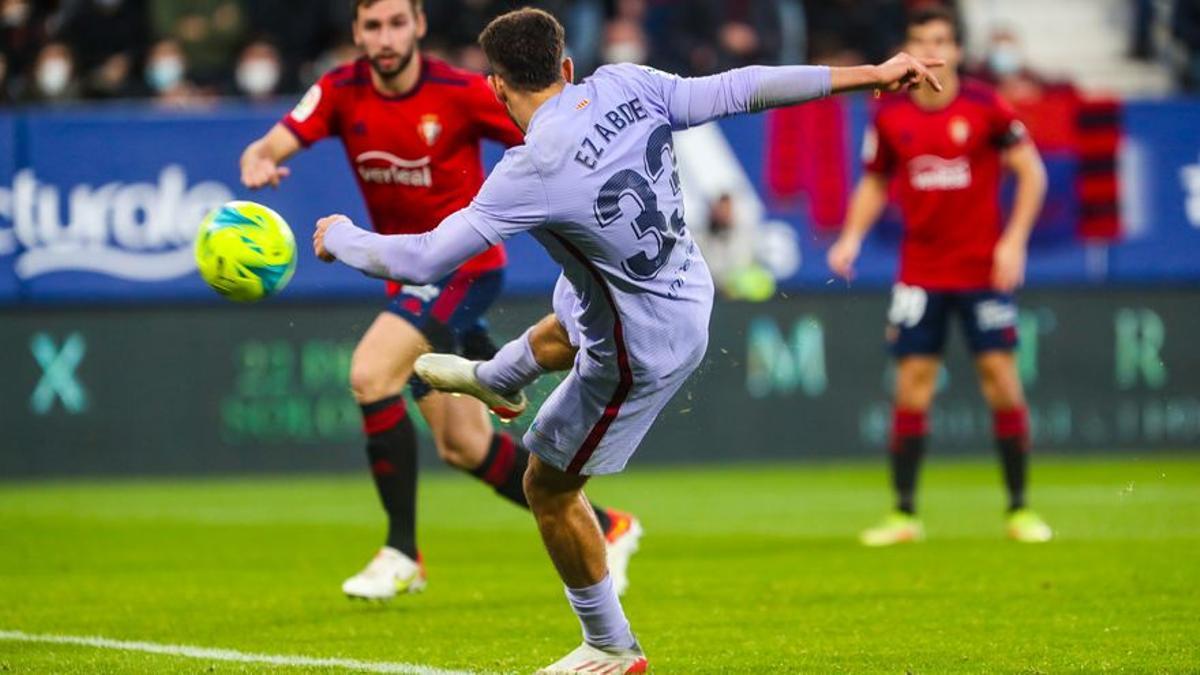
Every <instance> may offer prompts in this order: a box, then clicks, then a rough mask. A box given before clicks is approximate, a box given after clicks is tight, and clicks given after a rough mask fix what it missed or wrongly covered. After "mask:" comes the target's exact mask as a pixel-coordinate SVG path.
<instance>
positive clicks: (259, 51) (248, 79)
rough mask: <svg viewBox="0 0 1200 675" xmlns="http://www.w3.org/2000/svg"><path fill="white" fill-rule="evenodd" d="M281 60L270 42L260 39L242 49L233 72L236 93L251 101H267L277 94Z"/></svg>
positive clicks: (280, 74)
mask: <svg viewBox="0 0 1200 675" xmlns="http://www.w3.org/2000/svg"><path fill="white" fill-rule="evenodd" d="M282 74H283V59H282V58H281V57H280V55H279V50H278V49H277V48H276V47H275V45H274V44H272V43H271V42H270V41H268V40H266V39H264V38H260V39H257V40H254V41H252V42H251V43H250V44H248V45H246V47H245V48H244V49H242V52H241V55H240V56H239V57H238V63H237V68H236V69H235V70H234V85H235V86H236V88H237V92H238V93H239V94H241V95H243V96H247V97H249V98H250V99H251V100H255V101H261V100H265V99H269V98H271V97H272V96H274V95H275V94H277V93H279V84H280V79H281V77H282Z"/></svg>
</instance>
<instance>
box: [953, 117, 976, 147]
mask: <svg viewBox="0 0 1200 675" xmlns="http://www.w3.org/2000/svg"><path fill="white" fill-rule="evenodd" d="M970 138H971V123H970V122H968V121H967V119H966V118H965V117H955V118H954V119H952V120H950V140H952V141H954V142H955V143H957V144H958V145H966V144H967V141H968V140H969V139H970Z"/></svg>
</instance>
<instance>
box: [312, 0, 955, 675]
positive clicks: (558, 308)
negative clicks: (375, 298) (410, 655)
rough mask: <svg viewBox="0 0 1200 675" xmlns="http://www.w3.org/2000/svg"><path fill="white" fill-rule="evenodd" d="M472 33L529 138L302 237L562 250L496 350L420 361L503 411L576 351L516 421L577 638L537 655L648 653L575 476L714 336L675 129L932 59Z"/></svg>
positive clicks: (903, 72)
mask: <svg viewBox="0 0 1200 675" xmlns="http://www.w3.org/2000/svg"><path fill="white" fill-rule="evenodd" d="M480 43H481V45H482V46H483V50H484V52H485V53H486V54H487V57H488V60H489V61H490V63H491V66H492V69H493V74H492V75H491V76H490V77H489V82H490V84H491V86H492V89H493V90H494V91H495V93H496V96H497V98H499V100H500V102H501V103H503V104H504V105H505V107H506V108H507V110H508V112H509V115H511V116H512V118H513V120H514V121H515V122H516V123H517V125H518V126H519V127H520V128H521V129H522V130H524V131H525V134H526V136H525V145H523V146H520V147H515V148H512V149H510V150H509V151H508V152H507V153H505V155H504V159H503V160H501V162H500V164H499V165H497V167H496V168H495V169H494V170H493V172H492V174H491V175H490V176H489V177H488V179H487V181H486V182H485V183H484V186H483V188H482V189H481V190H480V192H479V194H478V195H477V196H476V198H475V200H474V201H473V202H472V203H471V205H470V206H468V207H467V208H465V209H463V210H461V211H459V212H457V213H455V214H454V215H452V216H450V217H449V218H447V219H445V220H444V221H442V223H441V225H439V226H438V228H437V229H435V230H433V231H431V232H428V233H426V234H422V235H416V236H409V235H393V236H385V235H379V234H375V233H371V232H367V231H365V230H362V229H359V228H358V227H356V226H355V225H354V224H353V223H352V222H350V221H349V219H347V218H346V217H345V216H339V215H333V216H329V217H326V218H323V219H321V220H320V221H318V223H317V228H316V230H315V232H314V234H313V246H314V249H315V250H316V253H317V255H318V256H320V257H321V258H322V259H324V260H334V259H337V260H340V261H342V262H343V263H345V264H347V265H350V266H351V267H354V268H356V269H359V270H361V271H363V272H365V273H366V274H369V275H372V276H377V277H382V278H388V279H398V280H404V281H409V282H414V283H424V282H425V281H427V280H430V279H437V278H440V277H441V276H443V275H444V274H445V273H446V271H448V270H450V269H453V268H454V267H455V266H456V265H458V264H460V263H461V262H462V261H464V260H467V259H469V258H470V257H471V256H473V255H475V254H477V253H478V252H479V251H482V250H486V249H487V248H488V247H490V246H492V245H494V244H496V243H498V242H500V241H503V240H505V239H508V238H510V237H512V236H514V235H516V234H519V233H521V232H529V233H530V234H531V235H532V236H533V237H534V238H535V239H537V241H538V242H539V243H541V244H542V246H543V247H545V248H546V250H547V251H548V252H549V254H550V255H551V256H552V257H553V258H554V259H555V261H557V262H558V263H559V264H560V265H561V266H562V274H561V276H560V277H559V280H558V284H557V286H556V288H555V292H554V314H553V315H551V316H549V317H546V319H543V320H542V321H541V322H539V323H538V324H537V325H536V326H535V327H533V328H532V329H530V331H528V332H526V333H525V334H524V335H522V336H521V337H520V338H517V339H516V340H514V341H512V342H510V343H509V344H507V345H505V346H504V347H503V348H501V350H500V352H499V353H498V354H497V355H496V356H495V357H494V358H493V359H491V360H490V361H487V362H483V363H473V362H470V361H467V360H465V359H459V358H457V357H454V356H452V355H426V357H423V358H422V359H419V360H418V365H417V368H418V372H419V373H420V374H421V375H422V377H423V378H425V379H426V381H427V382H429V383H430V384H431V385H433V386H435V387H441V388H442V389H443V390H447V391H457V392H460V393H469V394H473V395H476V396H477V397H479V398H481V399H482V400H484V402H485V403H487V404H488V405H489V406H491V407H492V408H493V409H498V410H497V412H500V413H502V414H504V415H506V416H512V415H514V414H519V413H520V411H521V409H523V407H524V405H525V402H524V397H523V396H522V395H521V394H520V390H521V388H522V387H524V386H526V385H528V384H529V383H531V382H533V381H534V380H535V379H536V378H537V377H538V376H540V375H541V374H543V373H544V372H546V371H547V370H551V369H569V370H570V373H569V374H568V375H567V377H566V379H564V380H563V382H562V383H561V384H560V385H559V386H558V387H557V388H556V389H555V390H554V393H552V394H551V395H550V398H549V399H548V400H547V401H546V403H545V404H544V405H543V406H542V408H541V410H539V412H538V415H537V417H536V419H535V420H534V421H533V423H532V425H531V426H530V428H529V430H528V432H527V433H526V434H525V443H526V446H527V447H528V448H529V449H530V451H531V452H532V453H533V457H532V458H531V459H530V463H529V468H528V470H527V472H526V474H525V494H526V497H527V498H528V501H529V505H530V509H531V510H532V511H533V514H534V516H535V519H536V521H537V525H538V529H539V531H540V533H541V536H542V540H543V542H544V543H545V545H546V550H547V552H548V553H549V554H550V558H551V560H552V561H553V563H554V566H555V568H556V569H557V570H558V573H559V576H560V577H561V579H562V581H563V583H564V585H565V587H566V594H567V599H568V601H569V602H570V605H571V607H572V609H573V610H574V611H575V614H576V615H577V616H578V618H579V621H580V623H581V624H582V628H583V637H584V643H583V644H582V645H581V646H580V647H579V648H577V649H576V650H574V651H572V652H571V653H570V654H568V655H567V656H566V657H564V658H563V659H561V660H560V661H558V662H556V663H554V664H553V665H551V666H548V667H547V668H545V669H543V670H541V671H539V672H542V673H572V672H584V671H586V672H603V673H641V672H645V671H646V669H647V668H648V663H647V660H646V657H645V655H644V654H643V653H642V650H641V648H640V646H639V645H638V643H637V640H636V639H635V638H634V636H633V633H632V631H631V629H630V626H629V621H628V620H627V619H626V618H625V613H624V610H623V609H622V607H621V603H620V599H619V598H618V596H617V593H616V592H615V590H614V588H613V584H612V579H611V577H610V575H609V573H608V570H607V568H606V566H605V555H604V539H603V536H602V535H601V532H600V529H599V527H598V526H597V523H596V520H595V516H594V514H593V513H592V512H591V511H590V510H589V509H588V508H587V505H586V504H587V502H586V501H585V497H584V496H583V487H584V485H585V484H586V483H587V481H588V478H589V477H590V476H594V475H603V474H611V473H617V472H619V471H621V470H622V469H623V468H624V467H625V463H626V462H627V461H628V460H629V458H630V457H631V456H632V454H633V452H634V451H635V450H636V448H637V446H638V444H639V443H640V442H641V440H642V438H643V437H644V436H645V434H646V432H647V431H648V430H649V428H650V425H651V424H652V423H653V422H654V419H655V418H656V417H657V416H658V413H659V412H660V411H661V410H662V409H663V408H664V407H665V406H666V405H667V403H668V402H669V401H670V399H671V397H672V396H673V395H674V394H675V392H676V391H678V390H679V388H680V386H682V384H683V383H684V381H686V379H687V378H688V376H689V375H690V374H691V373H692V372H693V371H694V370H695V369H696V368H697V366H699V365H700V362H701V360H702V359H703V357H704V353H705V349H706V348H707V345H708V322H709V315H710V313H711V308H712V299H713V286H712V278H711V276H710V275H709V273H708V267H707V265H706V264H705V262H704V259H703V257H702V256H701V255H700V251H699V249H698V248H697V247H696V245H695V243H694V242H693V240H692V237H691V234H690V233H689V231H688V229H687V227H686V226H685V224H684V218H683V198H682V195H681V194H680V184H679V178H678V175H677V173H676V171H675V167H674V151H673V145H672V137H671V133H672V131H673V130H675V129H684V128H687V127H690V126H694V125H698V124H703V123H705V122H708V121H711V120H714V119H717V118H720V117H724V116H728V115H733V114H738V113H748V112H756V111H759V110H764V109H767V108H771V107H777V106H785V105H794V104H797V103H802V102H805V101H809V100H813V99H817V98H820V97H823V96H827V95H830V94H832V93H839V92H845V91H851V90H858V89H871V88H874V89H883V90H892V91H894V90H899V89H903V88H908V87H914V86H920V85H922V84H924V83H926V82H928V83H929V84H930V85H931V86H933V87H935V88H939V87H940V85H939V84H938V83H937V80H936V78H934V77H933V76H932V75H931V74H930V73H929V71H928V69H927V68H928V67H932V66H937V65H940V62H939V61H934V60H925V61H919V60H917V59H914V58H912V57H910V56H908V55H906V54H901V55H898V56H896V57H895V58H893V59H892V60H890V61H888V62H887V63H885V64H883V65H881V66H863V67H856V68H825V67H808V66H792V67H777V68H771V67H763V66H752V67H749V68H742V69H738V70H734V71H729V72H726V73H722V74H719V75H715V76H712V77H705V78H695V79H685V78H679V77H675V76H672V75H668V74H665V73H661V72H659V71H655V70H652V69H649V68H643V67H640V66H635V65H630V64H620V65H613V66H606V67H603V68H601V69H599V70H598V71H597V72H596V74H595V75H594V76H592V77H591V78H589V79H587V80H585V81H584V82H582V83H580V84H573V83H572V80H573V75H574V65H573V64H572V62H571V60H570V59H569V58H567V59H564V58H563V43H564V34H563V29H562V26H561V25H560V24H559V23H558V22H557V21H556V20H555V19H554V18H553V17H552V16H551V15H549V14H547V13H545V12H542V11H539V10H533V9H523V10H518V11H515V12H510V13H508V14H505V15H503V16H501V17H499V18H497V19H495V20H494V21H493V22H492V23H491V24H489V25H488V27H487V28H486V29H485V30H484V32H483V34H482V35H481V36H480Z"/></svg>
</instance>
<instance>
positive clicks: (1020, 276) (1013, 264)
mask: <svg viewBox="0 0 1200 675" xmlns="http://www.w3.org/2000/svg"><path fill="white" fill-rule="evenodd" d="M1024 283H1025V244H1024V242H1020V241H1016V240H1013V239H1006V238H1002V239H1001V240H1000V242H999V243H998V244H996V251H995V253H994V254H993V255H992V287H993V288H995V289H996V290H998V291H1000V292H1001V293H1012V292H1013V291H1015V290H1017V289H1018V288H1020V287H1021V286H1022V285H1023V284H1024Z"/></svg>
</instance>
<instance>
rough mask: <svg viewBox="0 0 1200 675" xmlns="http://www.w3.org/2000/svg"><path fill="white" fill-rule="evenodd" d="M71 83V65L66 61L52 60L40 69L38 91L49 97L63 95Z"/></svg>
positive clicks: (43, 64) (38, 72)
mask: <svg viewBox="0 0 1200 675" xmlns="http://www.w3.org/2000/svg"><path fill="white" fill-rule="evenodd" d="M70 83H71V63H70V62H69V61H67V60H66V59H60V58H52V59H50V60H48V61H44V62H42V65H41V66H40V67H39V68H38V71H37V84H38V89H40V90H41V92H42V93H43V94H45V95H47V96H58V95H59V94H62V93H63V92H64V91H66V89H67V85H69V84H70Z"/></svg>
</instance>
